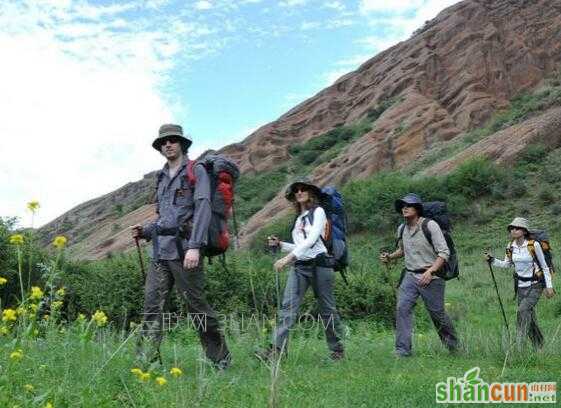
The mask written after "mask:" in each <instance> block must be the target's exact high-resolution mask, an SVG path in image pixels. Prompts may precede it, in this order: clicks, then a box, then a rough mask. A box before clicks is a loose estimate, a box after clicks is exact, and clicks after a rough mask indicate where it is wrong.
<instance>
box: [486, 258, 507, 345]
mask: <svg viewBox="0 0 561 408" xmlns="http://www.w3.org/2000/svg"><path fill="white" fill-rule="evenodd" d="M492 262H493V261H492V260H491V259H488V260H487V264H488V265H489V271H490V272H491V278H493V283H494V284H495V291H496V292H497V298H498V299H499V305H500V306H501V313H502V314H503V320H504V322H505V326H506V332H507V336H508V343H509V344H510V329H509V327H508V321H507V318H506V313H505V308H504V307H503V301H502V299H501V295H500V294H499V287H498V286H497V280H496V279H495V273H494V272H493V266H492V265H491V263H492Z"/></svg>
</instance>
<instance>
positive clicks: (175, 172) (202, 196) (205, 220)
mask: <svg viewBox="0 0 561 408" xmlns="http://www.w3.org/2000/svg"><path fill="white" fill-rule="evenodd" d="M191 143H192V142H191V139H190V138H189V136H188V135H185V136H184V135H183V129H182V128H181V126H179V125H172V124H166V125H162V126H161V127H160V130H159V134H158V137H157V138H156V139H155V140H154V142H153V143H152V147H153V148H154V149H156V150H157V151H159V152H160V154H162V155H163V156H164V157H165V158H166V161H167V163H166V164H165V165H164V167H163V169H162V170H161V171H160V173H159V174H158V176H157V177H158V183H157V195H156V212H157V213H158V218H157V220H156V221H155V222H150V223H148V224H145V225H142V226H140V225H135V226H134V227H132V235H133V238H135V239H138V238H144V239H146V240H152V242H153V251H152V265H151V268H150V271H149V272H148V275H147V277H146V284H145V289H144V321H143V324H142V338H143V343H148V344H149V347H148V349H149V350H150V351H148V352H147V351H145V349H146V347H143V349H144V351H143V357H144V358H145V359H146V360H148V361H149V362H153V361H156V360H157V359H159V356H160V354H159V345H160V342H161V340H162V324H163V312H164V305H165V303H166V300H167V298H168V296H169V293H170V290H171V288H172V287H173V284H174V282H175V283H176V284H177V288H178V293H179V294H180V295H181V297H182V298H183V299H184V300H185V302H186V304H187V312H188V313H189V317H193V318H191V319H189V321H191V322H193V323H196V326H197V327H196V328H197V330H198V333H199V337H200V340H201V344H202V346H203V348H204V350H205V352H206V355H207V357H208V358H209V359H210V360H211V361H212V362H213V363H214V365H215V366H216V367H217V368H219V369H224V368H226V367H227V366H228V364H229V362H230V353H229V351H228V347H227V346H226V342H225V339H224V335H223V334H222V332H221V330H220V325H219V322H218V318H217V315H216V313H215V312H214V310H213V309H212V308H211V307H210V305H209V304H208V303H207V300H206V297H205V292H204V271H203V262H202V254H201V251H202V249H203V248H204V246H205V245H206V243H207V237H208V227H209V224H210V219H211V203H210V197H211V191H210V180H209V176H208V174H207V171H206V169H205V167H204V166H203V165H202V164H200V165H195V166H194V168H193V169H192V170H193V173H194V176H195V179H196V182H195V185H194V187H193V186H191V183H189V181H188V178H187V172H188V171H189V169H188V166H189V159H188V157H187V151H188V149H189V146H190V145H191Z"/></svg>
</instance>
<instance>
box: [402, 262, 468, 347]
mask: <svg viewBox="0 0 561 408" xmlns="http://www.w3.org/2000/svg"><path fill="white" fill-rule="evenodd" d="M445 287H446V283H445V281H444V280H443V279H433V280H432V281H431V283H429V284H428V285H427V286H425V287H424V288H423V287H421V286H420V285H419V283H418V281H417V278H416V277H415V276H414V275H413V274H412V273H411V272H407V273H406V274H405V277H404V278H403V281H402V282H401V285H400V286H399V295H398V301H397V310H396V336H395V351H396V353H397V354H399V355H402V356H408V355H410V354H411V332H412V328H413V321H412V320H413V319H412V315H413V308H414V307H415V304H416V302H417V298H418V297H419V296H421V298H422V299H423V302H424V303H425V307H426V309H427V311H428V312H429V315H430V317H431V319H432V322H433V323H434V326H435V328H436V331H437V332H438V336H439V337H440V340H441V341H442V343H443V344H444V345H445V346H446V347H447V348H448V349H449V350H454V349H456V348H457V347H458V339H457V337H456V331H455V329H454V326H453V325H452V321H451V320H450V317H449V316H448V315H447V314H446V311H445V310H444V289H445Z"/></svg>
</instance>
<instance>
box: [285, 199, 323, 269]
mask: <svg viewBox="0 0 561 408" xmlns="http://www.w3.org/2000/svg"><path fill="white" fill-rule="evenodd" d="M308 213H309V210H306V211H304V212H302V213H300V215H299V216H298V218H297V219H296V222H295V223H294V228H293V229H292V241H293V242H294V244H292V243H289V242H282V241H281V243H280V245H281V250H282V251H283V252H290V253H292V255H294V256H295V257H296V259H297V260H299V261H307V260H310V259H314V258H315V257H316V256H318V255H319V254H322V253H327V248H326V247H325V245H324V244H323V241H322V240H321V239H320V236H321V235H322V234H323V233H324V231H325V226H326V223H327V216H326V215H325V211H324V209H323V208H321V207H316V208H315V210H314V217H313V219H314V223H313V225H310V219H309V218H308V216H307V215H308Z"/></svg>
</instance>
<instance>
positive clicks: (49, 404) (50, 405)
mask: <svg viewBox="0 0 561 408" xmlns="http://www.w3.org/2000/svg"><path fill="white" fill-rule="evenodd" d="M45 408H55V407H54V406H53V404H51V403H50V402H47V405H45Z"/></svg>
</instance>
